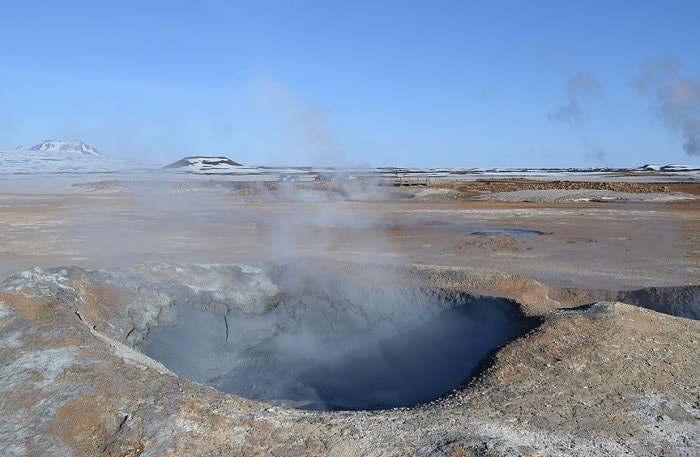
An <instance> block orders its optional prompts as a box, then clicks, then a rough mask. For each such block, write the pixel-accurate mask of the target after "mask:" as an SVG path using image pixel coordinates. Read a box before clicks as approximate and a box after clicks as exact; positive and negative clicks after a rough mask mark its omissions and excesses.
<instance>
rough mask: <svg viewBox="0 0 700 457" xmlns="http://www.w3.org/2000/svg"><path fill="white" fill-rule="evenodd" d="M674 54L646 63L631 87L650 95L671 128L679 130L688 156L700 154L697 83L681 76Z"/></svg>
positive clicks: (678, 62) (698, 85)
mask: <svg viewBox="0 0 700 457" xmlns="http://www.w3.org/2000/svg"><path fill="white" fill-rule="evenodd" d="M680 68H681V64H680V61H679V60H678V59H677V58H675V57H669V58H665V59H658V60H654V61H649V62H645V63H643V64H642V65H641V69H640V72H639V74H638V75H637V77H636V78H635V79H634V80H633V81H632V87H634V88H635V89H637V90H638V91H639V92H640V93H641V94H644V95H647V96H649V97H651V98H652V100H653V104H654V108H655V110H656V111H657V113H658V114H659V116H660V117H661V119H662V120H663V121H664V123H665V124H666V125H667V126H668V128H669V129H671V130H672V131H674V132H675V131H680V132H681V135H682V137H683V140H684V141H683V149H684V150H685V152H686V153H687V154H688V155H700V83H699V82H698V81H695V80H692V79H687V78H682V77H681V76H680Z"/></svg>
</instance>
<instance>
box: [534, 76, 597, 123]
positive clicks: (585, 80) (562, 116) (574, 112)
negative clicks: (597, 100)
mask: <svg viewBox="0 0 700 457" xmlns="http://www.w3.org/2000/svg"><path fill="white" fill-rule="evenodd" d="M566 93H567V97H568V100H567V102H566V103H564V104H563V105H562V106H561V107H559V108H558V109H556V110H554V111H551V112H550V113H549V115H548V116H547V118H548V119H549V120H550V121H557V122H570V123H574V124H575V123H579V122H581V121H582V120H585V119H586V118H587V117H588V113H587V112H586V110H585V109H584V103H585V102H586V101H587V100H588V99H590V98H591V97H595V96H600V95H601V94H602V87H601V85H600V83H599V82H598V78H597V77H596V76H595V75H594V74H593V73H589V72H579V73H576V74H575V75H574V76H572V77H571V78H570V79H569V81H568V83H567V85H566Z"/></svg>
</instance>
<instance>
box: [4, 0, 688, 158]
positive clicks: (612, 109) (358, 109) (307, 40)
mask: <svg viewBox="0 0 700 457" xmlns="http://www.w3.org/2000/svg"><path fill="white" fill-rule="evenodd" d="M0 24H1V28H0V30H1V32H0V33H1V36H2V39H1V40H0V82H1V84H0V147H15V146H19V145H29V146H31V145H33V144H36V143H38V142H40V141H41V140H44V139H79V140H83V141H85V142H87V143H89V144H91V145H93V146H95V147H97V148H99V149H101V150H102V151H103V152H105V153H107V154H109V155H114V156H144V157H149V158H162V159H164V160H171V159H172V160H176V159H179V158H181V157H183V156H185V155H226V156H228V157H230V158H232V159H234V160H237V161H240V162H244V163H246V164H265V165H272V164H285V165H353V166H356V165H368V166H385V165H394V166H420V167H443V166H445V167H473V166H481V167H485V166H510V167H516V166H600V165H612V166H636V165H641V164H644V163H660V164H667V163H686V164H699V163H700V144H698V141H700V1H698V0H686V1H677V0H665V1H652V0H634V1H616V0H605V1H583V0H580V1H562V0H556V1H544V0H542V1H538V0H531V1H526V0H521V1H498V0H495V1H347V0H344V1H335V0H325V1H321V0H318V1H304V0H299V1H291V0H289V1H284V0H280V1H267V0H257V1H224V0H209V1H206V0H203V1H177V0H171V1H129V0H126V1H107V0H105V1H95V0H91V1H70V0H64V1H32V0H24V1H20V0H15V1H11V0H7V1H3V2H2V5H1V6H0Z"/></svg>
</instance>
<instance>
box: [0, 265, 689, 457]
mask: <svg viewBox="0 0 700 457" xmlns="http://www.w3.org/2000/svg"><path fill="white" fill-rule="evenodd" d="M319 267H324V266H323V265H320V266H319ZM177 268H180V269H184V271H187V269H188V268H193V269H194V268H202V267H197V266H186V265H181V266H178V267H177ZM372 268H374V267H365V266H363V267H361V268H357V267H351V268H348V269H346V270H345V271H346V272H348V274H358V275H367V274H370V275H371V272H372ZM181 271H182V270H181ZM173 272H177V269H174V268H173V267H172V266H165V267H164V266H137V267H133V268H130V269H123V270H120V271H119V272H107V273H105V272H99V271H97V272H95V271H84V270H80V269H75V268H64V269H60V268H59V269H49V270H34V271H32V272H25V273H21V274H18V275H15V276H13V277H11V278H8V279H7V280H5V282H4V283H2V287H0V289H1V291H0V335H1V336H0V414H2V417H3V420H2V421H0V443H2V444H0V448H1V449H2V450H3V455H104V456H136V455H287V456H295V455H299V456H307V455H308V456H310V455H358V456H359V455H363V456H364V455H370V456H371V455H376V456H379V455H382V456H383V455H391V456H393V455H396V456H398V455H426V456H427V455H448V456H482V455H483V456H496V455H499V456H516V455H523V456H538V455H582V456H583V455H625V454H629V455H676V456H683V455H688V456H690V455H694V453H695V451H696V450H697V449H698V447H700V392H699V388H698V383H697V379H700V364H699V363H698V358H697V354H698V352H699V351H698V350H699V349H700V342H699V341H698V340H699V337H698V335H700V322H698V320H694V319H691V318H689V317H679V316H674V315H672V314H680V315H685V316H690V314H689V313H696V312H697V310H698V307H699V306H700V300H699V298H698V297H700V293H699V292H698V287H690V288H687V287H686V288H668V289H665V290H660V289H653V290H652V289H649V290H646V291H637V292H636V293H629V292H626V293H618V292H615V291H592V290H583V289H556V288H551V287H547V286H545V285H543V284H540V283H537V282H535V281H532V280H530V279H528V278H525V277H522V276H517V275H513V274H509V273H503V272H498V271H487V270H479V269H465V268H447V267H440V268H438V267H427V266H420V267H418V266H415V267H408V270H407V271H406V272H405V274H406V277H407V278H409V281H410V282H411V283H412V284H414V285H416V286H417V287H438V288H441V289H442V290H445V291H449V290H454V291H458V290H466V291H470V292H472V293H478V294H484V295H492V296H502V297H508V298H511V299H514V300H516V301H517V302H518V303H519V304H520V306H521V310H522V312H523V314H525V315H528V316H531V317H534V318H537V319H539V320H540V321H541V324H540V325H539V326H538V327H537V328H535V329H534V330H532V331H530V332H529V333H528V334H526V335H524V336H522V337H520V338H518V339H517V340H515V341H512V342H511V343H509V344H507V345H505V346H504V347H502V348H500V349H499V350H497V351H494V352H493V353H492V355H491V357H490V358H489V360H488V363H485V365H484V367H483V370H482V371H481V372H480V374H479V375H478V376H476V377H474V378H473V379H471V380H470V382H469V383H468V384H466V385H464V386H463V387H461V388H459V389H457V390H456V391H454V392H452V393H450V394H448V395H445V396H444V397H442V398H440V399H438V400H435V401H432V402H430V403H427V404H423V405H421V406H417V407H412V408H397V409H391V410H384V411H337V412H314V411H304V410H299V409H294V408H290V407H285V406H282V405H271V404H266V403H259V402H254V401H251V400H246V399H243V398H240V397H236V396H232V395H227V394H223V393H220V392H217V391H215V390H213V389H212V388H210V387H206V386H203V385H201V384H197V383H195V382H192V381H188V380H186V379H184V378H181V377H179V376H176V375H175V374H173V373H172V372H170V371H169V370H167V369H166V368H165V367H164V366H163V365H161V364H160V363H158V362H156V361H154V360H152V359H150V358H148V357H146V356H145V355H143V354H142V353H140V352H138V351H136V350H134V348H133V347H134V346H135V345H134V344H133V339H134V338H135V337H136V336H138V332H140V331H146V330H147V328H140V329H139V328H136V327H135V326H133V323H134V322H140V323H146V322H149V320H150V322H155V321H157V320H158V319H159V313H160V311H159V310H161V311H162V309H163V307H164V306H167V304H168V303H170V302H171V301H172V299H173V298H172V294H173V293H183V294H185V293H188V290H195V289H196V290H201V289H202V285H201V284H193V283H191V284H189V286H187V287H189V289H187V287H184V288H183V289H178V291H175V292H173V290H172V289H168V288H159V287H150V286H149V287H144V283H145V282H144V278H146V277H148V279H149V281H150V282H149V284H155V283H157V279H158V278H160V279H161V280H162V279H163V277H164V276H167V275H172V274H175V273H173ZM200 273H201V272H200ZM110 275H111V276H110ZM149 275H150V276H149ZM107 277H111V278H115V277H119V278H120V281H115V280H106V279H105V278H107ZM193 277H194V276H193ZM196 277H199V278H202V275H201V274H198V275H196ZM178 280H182V278H179V279H178ZM185 284H187V283H186V281H185ZM198 297H201V295H198ZM207 297H208V298H209V300H210V302H211V301H212V300H213V299H212V295H211V294H209V295H207ZM620 299H623V300H625V301H627V302H628V303H622V302H619V301H610V300H620ZM601 300H605V301H601ZM145 303H148V304H149V305H148V306H144V304H145ZM649 308H656V309H658V310H659V311H663V312H658V311H654V310H653V309H649ZM258 311H259V310H258ZM258 311H256V312H258ZM690 317H692V316H690ZM130 326H131V327H133V328H129V327H130ZM144 327H147V325H144Z"/></svg>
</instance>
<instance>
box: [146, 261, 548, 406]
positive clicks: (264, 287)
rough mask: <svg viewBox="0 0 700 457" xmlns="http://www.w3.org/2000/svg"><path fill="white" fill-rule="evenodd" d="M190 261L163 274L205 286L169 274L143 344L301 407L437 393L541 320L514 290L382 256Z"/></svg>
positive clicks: (219, 380)
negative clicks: (421, 274) (453, 283)
mask: <svg viewBox="0 0 700 457" xmlns="http://www.w3.org/2000/svg"><path fill="white" fill-rule="evenodd" d="M197 268H199V270H200V271H187V272H183V271H182V269H180V270H178V271H175V272H173V273H172V275H171V278H170V279H171V280H173V281H178V280H180V279H183V278H182V277H183V275H186V276H187V277H193V276H196V277H197V278H199V279H198V281H200V285H202V286H203V285H205V283H206V284H207V287H205V288H202V289H196V288H193V287H192V285H191V284H190V286H187V287H184V286H175V285H173V286H172V287H171V290H178V287H179V289H180V293H175V294H174V295H175V298H174V300H173V301H172V302H171V304H170V307H169V308H168V309H167V310H166V311H165V312H162V313H161V315H160V317H159V319H158V324H157V325H156V326H153V327H151V328H149V329H147V331H146V332H145V333H144V336H145V338H144V340H143V341H141V342H140V344H139V345H140V346H141V348H142V350H143V351H144V352H145V353H146V354H147V355H149V356H150V357H152V358H154V359H156V360H158V361H160V362H162V363H163V364H164V365H165V366H166V367H168V368H169V369H170V370H172V371H173V372H175V373H177V374H179V375H181V376H183V377H186V378H188V379H191V380H194V381H197V382H200V383H203V384H206V385H210V386H212V387H214V388H216V389H218V390H220V391H223V392H226V393H231V394H235V395H239V396H242V397H246V398H250V399H254V400H261V401H267V402H273V403H283V404H289V405H292V406H296V407H300V408H306V409H315V410H321V409H330V410H372V409H385V408H394V407H410V406H414V405H418V404H421V403H424V402H427V401H430V400H433V399H435V398H437V397H440V396H442V395H444V394H446V393H448V392H450V391H451V390H453V389H455V388H457V387H459V386H460V385H462V384H463V383H464V382H465V381H466V380H468V379H469V377H470V376H472V375H473V374H475V373H476V372H477V370H478V367H479V366H480V363H482V362H483V361H484V360H485V358H487V357H488V356H489V354H490V353H491V351H492V350H493V349H494V348H496V347H498V346H500V345H502V344H503V343H505V342H507V341H509V340H511V339H514V338H516V337H517V336H519V335H522V334H523V333H525V332H527V331H529V330H530V329H532V328H533V327H534V326H535V325H536V322H535V321H533V320H532V319H528V318H526V317H524V316H523V315H522V314H521V313H520V311H519V308H518V306H517V304H516V303H514V302H512V301H509V300H505V299H500V298H490V297H478V296H473V295H470V294H468V293H465V292H458V291H453V290H444V289H437V288H431V287H425V286H418V285H417V283H416V281H414V280H410V279H408V278H407V277H405V275H402V274H399V273H398V272H397V270H395V269H391V268H387V267H384V268H379V267H370V266H366V265H352V264H339V263H329V262H320V261H308V260H306V261H298V262H292V263H289V264H285V265H281V266H275V267H270V268H268V269H251V268H250V267H240V266H215V267H201V266H200V267H197ZM414 279H415V278H414ZM190 283H191V280H190ZM159 288H160V289H159V293H161V294H162V291H163V290H166V289H165V288H164V286H163V285H162V284H161V285H160V286H159ZM171 293H172V292H171Z"/></svg>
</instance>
